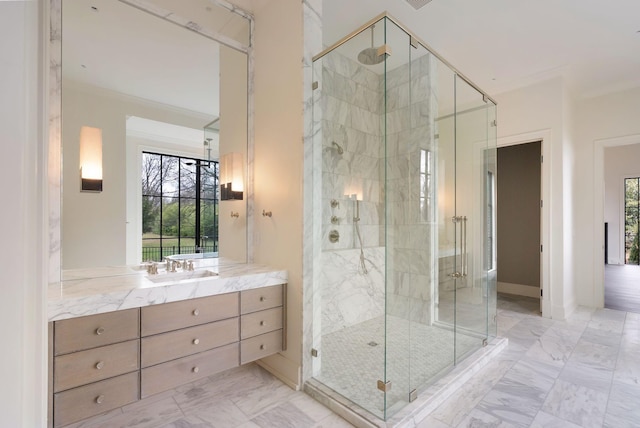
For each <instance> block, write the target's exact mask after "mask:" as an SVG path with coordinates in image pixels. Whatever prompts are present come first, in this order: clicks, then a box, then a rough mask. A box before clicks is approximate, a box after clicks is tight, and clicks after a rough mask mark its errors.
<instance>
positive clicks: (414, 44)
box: [409, 36, 418, 49]
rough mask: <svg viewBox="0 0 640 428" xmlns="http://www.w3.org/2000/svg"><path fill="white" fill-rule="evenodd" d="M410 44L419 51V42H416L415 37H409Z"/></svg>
mask: <svg viewBox="0 0 640 428" xmlns="http://www.w3.org/2000/svg"><path fill="white" fill-rule="evenodd" d="M409 44H410V45H411V47H413V48H414V49H418V42H417V41H416V39H415V37H413V36H409Z"/></svg>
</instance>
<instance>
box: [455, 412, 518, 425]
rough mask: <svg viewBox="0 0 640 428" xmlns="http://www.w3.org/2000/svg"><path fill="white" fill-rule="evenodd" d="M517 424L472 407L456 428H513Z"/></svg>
mask: <svg viewBox="0 0 640 428" xmlns="http://www.w3.org/2000/svg"><path fill="white" fill-rule="evenodd" d="M517 426H518V425H514V424H512V423H509V422H507V421H503V420H502V419H500V418H498V417H496V416H494V415H490V414H488V413H485V412H483V411H481V410H478V409H473V410H472V411H471V413H469V414H468V415H467V417H466V418H464V420H463V421H462V422H460V424H458V425H457V426H456V428H515V427H517Z"/></svg>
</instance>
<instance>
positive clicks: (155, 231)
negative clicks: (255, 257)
mask: <svg viewBox="0 0 640 428" xmlns="http://www.w3.org/2000/svg"><path fill="white" fill-rule="evenodd" d="M218 177H219V163H218V162H217V161H209V160H204V159H192V158H184V157H179V156H172V155H166V154H161V153H150V152H144V153H143V154H142V214H141V216H142V260H144V261H162V260H163V259H164V258H165V257H167V256H172V255H176V254H202V255H206V256H207V257H217V255H218V217H219V216H218V212H219V210H218V201H219V200H220V198H219V187H218V186H219V180H218Z"/></svg>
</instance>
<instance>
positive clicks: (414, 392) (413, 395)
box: [409, 389, 418, 403]
mask: <svg viewBox="0 0 640 428" xmlns="http://www.w3.org/2000/svg"><path fill="white" fill-rule="evenodd" d="M416 398H418V390H417V389H414V390H412V391H411V392H410V393H409V403H411V402H412V401H415V400H416Z"/></svg>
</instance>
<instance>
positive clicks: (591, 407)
mask: <svg viewBox="0 0 640 428" xmlns="http://www.w3.org/2000/svg"><path fill="white" fill-rule="evenodd" d="M606 405H607V394H606V393H603V392H600V391H596V390H595V389H590V388H586V387H584V386H579V385H575V384H573V383H569V382H566V381H564V380H561V379H560V380H557V381H556V383H555V384H554V385H553V388H552V389H551V391H550V392H549V395H548V396H547V399H546V400H545V402H544V405H543V406H542V410H543V411H544V412H546V413H549V414H551V415H553V416H556V417H558V418H560V419H564V420H567V421H570V422H573V423H575V424H578V425H580V426H582V427H585V428H590V427H594V428H595V427H601V426H602V422H603V420H604V412H605V408H606Z"/></svg>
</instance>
